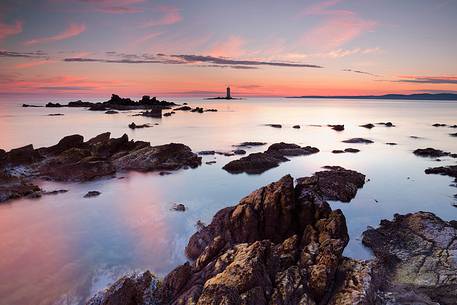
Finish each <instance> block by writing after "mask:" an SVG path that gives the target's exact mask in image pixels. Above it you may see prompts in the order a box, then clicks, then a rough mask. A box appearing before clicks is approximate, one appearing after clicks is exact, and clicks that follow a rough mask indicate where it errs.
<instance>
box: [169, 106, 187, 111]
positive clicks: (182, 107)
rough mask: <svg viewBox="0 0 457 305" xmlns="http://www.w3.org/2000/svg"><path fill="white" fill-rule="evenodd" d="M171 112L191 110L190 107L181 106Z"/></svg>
mask: <svg viewBox="0 0 457 305" xmlns="http://www.w3.org/2000/svg"><path fill="white" fill-rule="evenodd" d="M173 110H174V111H190V110H192V107H190V106H181V107H178V108H174V109H173Z"/></svg>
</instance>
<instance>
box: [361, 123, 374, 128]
mask: <svg viewBox="0 0 457 305" xmlns="http://www.w3.org/2000/svg"><path fill="white" fill-rule="evenodd" d="M360 127H364V128H368V129H371V128H373V127H375V126H374V124H371V123H368V124H365V125H360Z"/></svg>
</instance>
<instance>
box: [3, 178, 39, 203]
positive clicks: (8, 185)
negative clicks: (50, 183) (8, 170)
mask: <svg viewBox="0 0 457 305" xmlns="http://www.w3.org/2000/svg"><path fill="white" fill-rule="evenodd" d="M40 192H41V189H40V188H39V187H38V186H37V185H35V184H33V183H31V182H28V181H26V180H25V179H22V178H18V177H14V176H11V175H7V174H5V173H3V172H0V203H2V202H5V201H8V200H12V199H17V198H21V197H27V196H32V197H35V196H40Z"/></svg>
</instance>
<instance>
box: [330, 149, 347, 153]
mask: <svg viewBox="0 0 457 305" xmlns="http://www.w3.org/2000/svg"><path fill="white" fill-rule="evenodd" d="M332 154H344V150H341V149H334V150H332Z"/></svg>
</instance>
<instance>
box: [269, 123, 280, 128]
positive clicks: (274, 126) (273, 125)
mask: <svg viewBox="0 0 457 305" xmlns="http://www.w3.org/2000/svg"><path fill="white" fill-rule="evenodd" d="M265 126H270V127H273V128H282V125H281V124H265Z"/></svg>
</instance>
